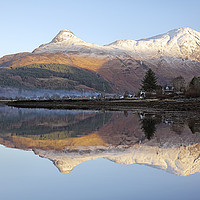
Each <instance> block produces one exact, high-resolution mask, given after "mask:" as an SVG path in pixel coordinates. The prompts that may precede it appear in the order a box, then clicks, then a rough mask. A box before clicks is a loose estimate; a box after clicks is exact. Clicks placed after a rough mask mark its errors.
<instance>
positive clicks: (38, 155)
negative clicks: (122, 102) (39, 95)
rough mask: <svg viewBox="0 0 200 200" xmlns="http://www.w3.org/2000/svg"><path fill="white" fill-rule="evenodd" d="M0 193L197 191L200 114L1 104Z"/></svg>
mask: <svg viewBox="0 0 200 200" xmlns="http://www.w3.org/2000/svg"><path fill="white" fill-rule="evenodd" d="M0 126H1V130H0V144H1V145H0V157H1V164H0V169H1V170H0V177H1V179H0V194H1V199H2V200H13V199H20V200H21V199H24V200H27V199H28V200H32V199H34V200H35V199H48V200H51V199H70V200H73V199H86V200H90V199H92V200H94V199H115V200H116V199H195V200H196V199H198V198H199V185H200V174H199V172H200V116H198V115H197V114H194V113H183V112H182V113H178V112H176V113H175V112H168V113H164V112H153V111H151V112H149V111H141V110H137V111H135V112H97V111H56V110H43V109H41V110H39V109H16V108H9V107H0Z"/></svg>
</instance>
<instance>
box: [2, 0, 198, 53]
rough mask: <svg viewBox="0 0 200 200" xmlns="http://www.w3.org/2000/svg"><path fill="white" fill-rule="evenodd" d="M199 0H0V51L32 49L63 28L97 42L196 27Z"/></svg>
mask: <svg viewBox="0 0 200 200" xmlns="http://www.w3.org/2000/svg"><path fill="white" fill-rule="evenodd" d="M199 8H200V1H199V0H190V1H188V0H168V1H162V0H149V1H148V0H138V1H135V0H123V1H121V0H101V1H96V0H82V1H81V0H71V1H69V0H56V1H55V0H29V1H27V0H17V1H15V0H0V18H1V37H0V45H1V48H0V57H2V56H4V55H7V54H12V53H18V52H31V51H33V50H34V49H35V48H37V47H38V46H39V45H41V44H43V43H48V42H50V41H51V40H52V39H53V37H55V35H56V34H57V33H58V32H59V31H60V30H62V29H69V30H71V31H72V32H74V34H75V35H76V36H77V37H79V38H80V39H82V40H84V41H86V42H91V43H96V44H99V45H104V44H109V43H111V42H114V41H115V40H119V39H131V40H137V39H141V38H148V37H151V36H155V35H158V34H162V33H165V32H167V31H169V30H172V29H175V28H180V27H190V28H192V29H194V30H196V31H199V32H200V26H199V20H200V12H199Z"/></svg>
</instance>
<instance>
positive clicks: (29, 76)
mask: <svg viewBox="0 0 200 200" xmlns="http://www.w3.org/2000/svg"><path fill="white" fill-rule="evenodd" d="M0 85H1V87H12V86H15V87H16V88H23V89H36V88H39V89H40V88H41V89H65V90H79V91H81V90H91V91H92V90H96V91H106V92H112V88H111V86H110V84H109V83H108V81H106V80H105V79H104V78H102V77H101V76H100V75H99V74H98V73H94V72H92V71H89V70H85V69H80V68H77V67H73V66H68V65H64V64H32V65H27V66H23V67H15V68H10V69H8V68H0Z"/></svg>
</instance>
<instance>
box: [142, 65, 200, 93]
mask: <svg viewBox="0 0 200 200" xmlns="http://www.w3.org/2000/svg"><path fill="white" fill-rule="evenodd" d="M162 88H163V87H162V86H161V85H159V84H158V82H157V77H156V75H155V73H154V72H153V71H152V70H151V69H149V70H148V71H147V72H146V74H145V76H144V78H143V80H142V84H141V89H140V90H141V91H144V92H147V93H150V94H151V93H156V94H160V93H162ZM172 88H173V92H174V93H176V94H182V95H184V96H185V97H200V77H196V76H194V77H193V78H192V80H191V81H190V82H189V83H186V81H185V79H184V78H183V77H182V76H178V77H175V78H174V79H173V80H172Z"/></svg>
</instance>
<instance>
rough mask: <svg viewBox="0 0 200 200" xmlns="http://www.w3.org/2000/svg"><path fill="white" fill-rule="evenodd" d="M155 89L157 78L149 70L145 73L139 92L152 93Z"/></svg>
mask: <svg viewBox="0 0 200 200" xmlns="http://www.w3.org/2000/svg"><path fill="white" fill-rule="evenodd" d="M157 88H158V85H157V77H156V75H155V73H154V72H153V71H152V70H151V69H149V70H148V71H147V72H146V74H145V76H144V79H143V80H142V87H141V90H143V91H145V92H152V91H155V90H156V89H157Z"/></svg>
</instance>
